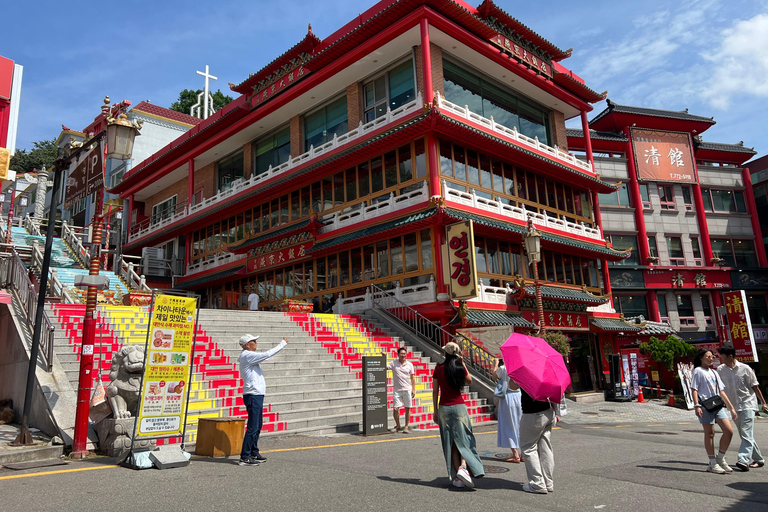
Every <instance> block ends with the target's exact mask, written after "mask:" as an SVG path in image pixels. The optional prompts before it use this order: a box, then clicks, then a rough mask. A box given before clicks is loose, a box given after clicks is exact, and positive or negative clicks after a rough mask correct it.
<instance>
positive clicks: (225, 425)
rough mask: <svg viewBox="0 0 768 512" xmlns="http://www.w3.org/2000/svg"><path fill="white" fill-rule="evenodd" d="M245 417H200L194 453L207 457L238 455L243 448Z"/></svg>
mask: <svg viewBox="0 0 768 512" xmlns="http://www.w3.org/2000/svg"><path fill="white" fill-rule="evenodd" d="M243 434H245V419H242V418H232V417H223V418H201V419H200V420H198V422H197V443H196V444H195V453H196V454H198V455H207V456H209V457H229V456H230V455H239V454H240V450H242V448H243Z"/></svg>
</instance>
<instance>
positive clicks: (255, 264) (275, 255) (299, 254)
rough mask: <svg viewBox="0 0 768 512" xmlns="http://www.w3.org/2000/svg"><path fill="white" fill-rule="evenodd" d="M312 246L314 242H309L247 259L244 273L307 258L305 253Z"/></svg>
mask: <svg viewBox="0 0 768 512" xmlns="http://www.w3.org/2000/svg"><path fill="white" fill-rule="evenodd" d="M314 244H315V243H314V241H312V240H310V241H308V242H304V243H303V244H299V245H294V246H293V247H285V248H283V249H280V250H278V251H273V252H270V253H266V254H261V255H259V256H253V257H250V258H248V263H247V265H246V271H247V273H249V274H250V273H252V272H259V271H261V270H264V269H268V268H271V267H277V266H280V265H285V264H287V263H292V262H294V261H298V260H301V259H303V258H306V257H307V256H308V255H307V251H308V250H309V249H311V248H312V246H313V245H314Z"/></svg>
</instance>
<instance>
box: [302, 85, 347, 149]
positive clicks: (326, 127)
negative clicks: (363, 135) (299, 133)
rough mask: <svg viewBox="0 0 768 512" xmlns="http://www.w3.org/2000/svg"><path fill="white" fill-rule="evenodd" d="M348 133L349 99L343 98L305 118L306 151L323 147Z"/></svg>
mask: <svg viewBox="0 0 768 512" xmlns="http://www.w3.org/2000/svg"><path fill="white" fill-rule="evenodd" d="M347 131H348V123H347V97H346V96H343V97H341V98H339V99H337V100H334V101H332V102H330V103H328V104H327V105H325V106H324V107H321V108H320V109H319V110H316V111H314V112H312V113H311V114H308V115H307V116H305V117H304V150H305V151H309V148H310V147H318V146H321V145H323V144H325V143H326V142H328V141H330V140H332V139H333V137H334V135H343V134H345V133H347Z"/></svg>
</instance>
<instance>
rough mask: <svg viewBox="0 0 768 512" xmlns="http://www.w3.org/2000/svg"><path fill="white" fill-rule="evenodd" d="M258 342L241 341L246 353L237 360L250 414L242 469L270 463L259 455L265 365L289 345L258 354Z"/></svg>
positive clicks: (245, 338)
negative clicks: (262, 364)
mask: <svg viewBox="0 0 768 512" xmlns="http://www.w3.org/2000/svg"><path fill="white" fill-rule="evenodd" d="M258 339H259V337H258V336H252V335H250V334H245V335H243V336H242V337H241V338H240V346H241V347H242V349H243V352H242V353H241V354H240V357H238V358H237V362H238V364H239V365H240V378H242V379H243V403H244V404H245V409H246V410H247V411H248V425H247V427H246V429H245V437H244V438H243V449H242V451H241V452H240V460H239V461H238V464H239V465H241V466H256V465H258V464H260V463H262V462H266V460H267V458H266V457H264V456H262V455H261V454H260V453H259V434H260V433H261V425H262V421H263V419H264V418H263V413H264V394H265V393H266V391H267V386H266V383H265V382H264V374H263V373H261V363H263V362H264V361H266V360H267V359H269V358H270V357H272V356H274V355H275V354H277V353H278V352H280V351H281V350H282V349H283V348H284V347H285V346H286V345H287V344H288V340H287V339H285V338H283V340H282V341H281V342H280V343H278V344H277V346H275V347H272V348H271V349H269V350H267V351H266V352H256V349H257V345H256V340H258Z"/></svg>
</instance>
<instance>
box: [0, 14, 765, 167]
mask: <svg viewBox="0 0 768 512" xmlns="http://www.w3.org/2000/svg"><path fill="white" fill-rule="evenodd" d="M471 3H472V5H476V4H479V3H480V0H474V2H471ZM496 3H497V5H499V6H500V7H501V8H502V9H504V10H505V11H507V12H508V13H509V14H511V15H512V16H514V17H516V18H517V19H519V20H520V21H521V22H523V23H525V24H526V25H528V26H529V27H530V28H532V29H533V30H535V31H536V32H538V33H539V34H541V35H542V36H543V37H545V38H547V39H549V40H550V41H552V42H553V43H555V44H556V45H557V46H559V47H561V48H563V49H567V48H574V51H573V56H572V57H571V58H569V59H566V60H565V61H563V64H564V65H565V66H566V67H568V68H570V69H572V70H573V71H574V72H576V73H577V74H579V75H580V76H582V77H583V78H584V79H585V80H586V81H587V84H588V85H589V86H590V87H592V88H593V89H595V90H597V91H604V90H608V97H609V98H610V99H611V100H612V101H614V102H616V103H619V104H626V105H634V106H644V107H651V108H662V109H670V110H682V109H685V108H688V109H689V111H690V112H691V113H692V114H697V115H702V116H707V117H714V118H715V120H716V121H717V124H716V125H715V126H714V127H712V128H710V129H709V130H708V131H707V132H705V133H704V138H705V140H709V141H713V142H728V143H737V142H739V141H741V140H743V141H744V143H745V145H746V146H748V147H753V146H754V148H755V150H756V151H757V152H758V155H757V156H761V155H764V154H766V153H768V123H766V121H765V120H766V118H768V101H767V100H768V0H759V1H742V0H731V1H728V2H724V1H717V0H703V1H702V0H697V1H682V2H681V1H675V2H665V1H658V0H645V1H643V2H626V1H624V2H620V1H619V2H617V1H615V0H612V1H602V0H597V1H588V0H584V1H578V2H576V1H573V0H567V1H566V0H558V1H550V2H519V1H511V0H496ZM371 5H373V2H372V1H371V0H368V1H365V0H363V2H361V1H360V0H357V1H351V0H338V1H330V2H318V1H317V0H313V1H307V0H284V1H278V2H275V1H263V0H256V1H249V2H234V1H227V0H217V1H216V2H198V1H194V0H188V1H185V2H178V1H175V0H169V1H153V2H148V1H143V0H138V1H134V2H130V3H122V2H120V3H118V2H112V1H107V2H103V3H100V4H87V5H86V4H82V5H81V4H62V3H60V2H50V1H49V0H42V1H37V2H13V3H10V5H6V6H5V7H4V9H3V11H4V13H3V14H4V16H3V17H4V21H5V23H4V30H3V33H2V34H0V55H3V56H5V57H8V58H11V59H13V60H15V61H16V62H17V63H19V64H21V65H23V66H24V79H23V86H22V97H21V108H20V117H19V131H18V137H17V144H16V145H17V147H18V148H31V146H32V141H36V140H41V139H51V138H56V137H57V136H58V134H59V132H60V130H61V125H62V124H65V125H67V126H69V127H70V128H73V129H77V130H82V129H83V128H84V127H85V126H87V125H88V124H89V123H90V122H91V121H92V120H93V118H94V116H96V115H97V113H98V112H99V107H100V106H101V103H102V99H103V98H104V96H105V95H107V94H108V95H109V96H110V98H111V99H112V101H113V102H115V101H119V100H123V99H128V100H131V101H132V102H133V104H134V105H136V104H138V103H139V102H140V101H142V100H147V99H149V100H151V102H152V103H154V104H156V105H160V106H164V107H169V106H170V104H171V103H172V102H173V101H175V100H176V99H177V97H178V93H179V91H181V90H182V89H185V88H187V89H196V88H202V86H203V83H202V78H201V77H199V76H198V75H197V74H196V73H195V71H196V70H203V69H205V65H206V64H208V65H209V66H210V67H211V73H212V74H213V75H215V76H217V77H218V78H219V80H218V82H214V89H215V88H220V89H221V90H222V92H225V93H226V92H229V88H228V86H227V82H234V83H240V82H241V81H242V80H244V79H245V78H246V77H247V76H248V74H249V73H253V72H256V71H258V70H259V69H260V68H261V67H263V66H264V65H265V64H267V63H268V62H270V61H271V60H272V59H274V58H275V57H277V56H278V55H280V54H282V53H283V52H285V51H286V50H287V49H288V48H290V47H291V46H293V45H294V44H296V43H297V42H298V41H299V40H300V39H301V38H302V37H303V36H304V34H305V33H306V30H307V24H308V23H311V24H312V27H313V31H314V33H315V34H316V35H318V36H319V37H320V38H324V37H326V36H328V35H329V34H331V33H332V32H334V31H335V30H337V29H338V28H340V27H341V26H342V25H344V24H345V23H347V22H348V21H350V20H351V19H352V18H354V17H355V16H356V15H357V14H359V13H360V12H361V11H364V10H366V9H367V8H368V7H370V6H371ZM603 108H604V103H601V104H597V105H595V110H594V111H593V112H592V113H590V118H591V117H593V116H594V115H595V114H596V113H597V112H600V111H601V110H602V109H603ZM569 124H572V123H569Z"/></svg>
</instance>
